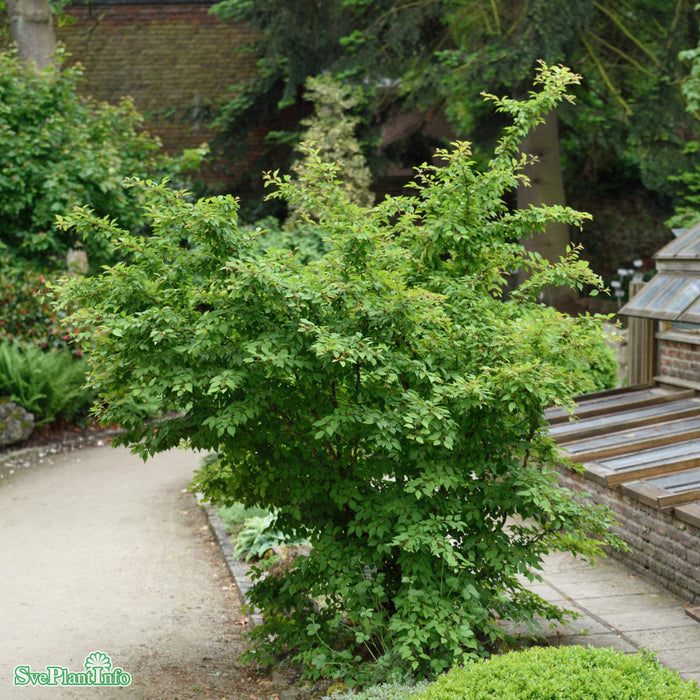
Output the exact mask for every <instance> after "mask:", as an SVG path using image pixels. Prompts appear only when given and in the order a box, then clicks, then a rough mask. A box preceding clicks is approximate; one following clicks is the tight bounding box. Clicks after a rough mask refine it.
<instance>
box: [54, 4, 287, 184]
mask: <svg viewBox="0 0 700 700" xmlns="http://www.w3.org/2000/svg"><path fill="white" fill-rule="evenodd" d="M212 4H214V3H213V2H209V1H204V2H198V1H197V0H189V1H187V2H178V1H177V0H167V1H165V0H149V1H148V2H144V1H143V0H131V1H130V2H123V0H92V1H91V2H89V3H87V4H76V5H71V6H69V7H67V8H66V10H65V11H66V14H67V15H69V16H70V17H71V18H73V19H74V20H75V21H74V22H73V23H69V24H64V25H63V26H58V27H56V35H57V39H58V41H59V42H60V43H62V44H63V45H64V46H65V47H66V50H67V51H68V52H69V54H71V57H70V58H69V61H68V62H69V63H70V62H77V63H80V64H81V65H82V66H83V68H84V70H85V74H84V83H83V88H82V90H83V92H84V93H85V94H88V95H91V96H92V97H94V98H95V99H98V100H103V101H106V102H109V103H111V104H115V103H117V102H118V101H119V100H120V99H121V98H123V97H125V96H127V95H128V96H130V97H131V98H132V99H133V101H134V104H135V105H136V108H137V109H138V111H139V112H140V113H141V114H143V115H144V117H145V125H144V126H145V128H146V129H147V130H148V131H150V132H151V133H154V134H157V135H158V136H159V137H160V139H161V141H162V142H163V145H164V147H165V149H166V150H167V151H169V152H172V153H176V152H178V151H180V150H182V149H183V148H192V147H196V146H199V145H200V144H202V143H204V142H208V141H210V140H211V139H212V137H213V136H214V135H215V133H216V132H215V130H213V129H212V128H211V126H210V121H211V118H212V117H213V115H214V114H215V112H216V109H217V107H218V106H219V105H220V104H221V103H222V102H224V101H225V100H226V99H228V98H230V97H231V96H232V94H233V93H232V92H231V91H230V88H231V86H233V85H237V84H241V83H244V82H246V81H247V80H248V79H250V77H251V76H253V75H255V72H256V56H255V54H253V53H252V52H250V51H249V50H246V49H244V48H243V47H246V46H247V45H248V44H249V42H250V41H251V40H252V39H253V38H254V34H253V32H252V31H251V29H250V28H249V27H248V26H247V25H245V24H242V23H236V22H231V21H226V22H224V21H222V20H219V19H217V18H216V17H214V16H213V15H211V14H209V9H210V8H211V6H212ZM275 128H277V127H275ZM265 133H266V129H264V128H263V125H262V124H261V125H260V128H259V129H258V130H256V132H255V133H254V134H253V136H252V138H251V140H250V141H249V152H248V157H247V161H246V162H243V163H239V164H238V165H237V166H236V167H235V168H234V169H233V170H232V172H230V173H227V172H220V173H218V172H217V173H216V174H215V177H214V179H215V180H216V179H217V178H218V179H219V180H224V181H225V180H230V179H235V178H236V177H237V176H238V175H240V173H243V172H248V170H249V167H250V166H249V164H250V163H252V162H253V161H254V160H255V158H256V157H257V156H258V155H259V154H260V152H261V150H262V148H263V141H264V136H265ZM206 179H208V180H210V181H211V180H212V177H209V178H206Z"/></svg>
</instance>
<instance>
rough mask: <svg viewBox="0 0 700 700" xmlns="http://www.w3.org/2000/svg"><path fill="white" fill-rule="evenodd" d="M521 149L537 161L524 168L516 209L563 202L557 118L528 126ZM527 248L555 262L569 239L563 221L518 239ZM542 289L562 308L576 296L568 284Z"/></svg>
mask: <svg viewBox="0 0 700 700" xmlns="http://www.w3.org/2000/svg"><path fill="white" fill-rule="evenodd" d="M522 151H523V153H527V154H529V155H532V156H536V157H537V162H535V163H533V164H532V165H529V166H528V167H527V168H526V169H525V171H524V172H525V174H526V175H527V176H528V177H529V178H530V186H529V187H524V186H520V187H518V193H517V203H518V209H527V208H528V207H529V206H530V205H531V204H532V205H533V206H538V205H541V204H545V205H552V204H560V205H562V206H563V205H564V204H565V203H566V200H565V196H564V179H563V177H562V170H561V157H560V155H559V119H558V117H557V114H556V112H550V113H549V114H548V115H547V117H546V119H545V121H544V122H543V123H542V124H539V125H538V126H537V127H536V128H534V129H532V130H531V131H530V133H529V134H528V135H527V137H526V139H525V141H524V142H523V144H522ZM522 243H523V245H524V246H525V248H526V249H527V250H531V251H534V252H537V253H539V254H540V255H541V256H542V257H543V258H545V259H547V260H549V261H552V262H556V261H557V260H558V259H559V258H560V257H563V256H564V255H566V246H567V245H568V243H569V227H568V225H567V224H558V223H550V224H548V225H547V229H546V232H545V233H544V234H540V235H538V234H535V235H533V236H531V237H529V238H527V239H526V240H524V241H522ZM543 291H544V299H543V301H544V303H545V304H547V305H549V306H556V307H558V308H563V309H566V307H569V306H570V305H571V302H572V301H574V300H575V299H576V298H577V294H576V293H575V292H574V291H573V290H572V289H569V288H568V287H548V288H546V289H545V290H543Z"/></svg>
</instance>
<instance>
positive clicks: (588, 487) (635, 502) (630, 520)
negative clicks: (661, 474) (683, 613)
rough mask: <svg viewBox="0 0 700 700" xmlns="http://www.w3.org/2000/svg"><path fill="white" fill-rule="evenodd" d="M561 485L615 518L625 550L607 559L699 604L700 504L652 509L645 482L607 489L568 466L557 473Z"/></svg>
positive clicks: (683, 598)
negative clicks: (586, 496)
mask: <svg viewBox="0 0 700 700" xmlns="http://www.w3.org/2000/svg"><path fill="white" fill-rule="evenodd" d="M560 482H561V484H562V485H563V486H566V487H568V488H570V489H571V490H572V491H575V492H587V493H589V494H590V495H591V497H592V499H593V501H594V502H595V503H596V504H603V505H606V506H608V507H609V508H610V510H611V511H612V512H613V513H614V515H615V518H616V519H617V521H618V522H619V526H618V527H616V528H614V531H615V533H616V534H617V535H618V536H619V537H620V538H621V539H623V540H624V541H625V542H626V543H627V544H628V545H629V551H627V552H614V551H611V552H610V555H611V556H613V557H614V558H616V559H619V560H620V561H622V562H623V563H624V564H626V565H627V566H629V567H630V568H631V569H633V570H635V571H637V572H639V573H640V574H642V575H643V576H645V577H646V578H648V579H651V580H652V581H655V582H656V583H658V584H659V585H661V586H663V587H664V588H665V589H667V590H668V591H669V592H670V593H672V594H673V595H675V596H677V597H679V598H680V599H681V600H682V601H684V602H687V603H690V604H692V605H697V604H698V603H700V504H698V503H693V504H690V505H684V506H676V507H674V508H668V509H664V510H660V509H659V508H658V507H656V506H652V505H651V503H652V500H651V498H650V497H648V496H646V495H645V485H644V483H643V482H640V481H635V482H630V483H627V484H622V485H621V486H617V487H610V486H607V485H605V484H603V483H599V482H598V481H597V480H596V479H595V477H594V475H592V474H590V473H585V474H579V473H577V472H573V471H571V470H569V469H567V468H566V467H561V469H560Z"/></svg>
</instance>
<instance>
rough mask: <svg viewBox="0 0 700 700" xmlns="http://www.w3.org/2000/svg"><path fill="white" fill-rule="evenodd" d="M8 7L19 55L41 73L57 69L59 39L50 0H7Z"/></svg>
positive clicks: (11, 33) (11, 28) (11, 31)
mask: <svg viewBox="0 0 700 700" xmlns="http://www.w3.org/2000/svg"><path fill="white" fill-rule="evenodd" d="M6 6H7V17H8V23H9V25H10V36H11V37H12V41H13V42H14V43H15V44H16V45H17V55H18V56H19V57H20V58H21V59H22V60H24V61H33V62H34V63H35V64H36V66H37V68H39V69H41V68H46V66H49V65H53V64H54V51H55V50H56V37H55V35H54V32H53V15H52V13H51V8H50V7H49V3H48V0H6Z"/></svg>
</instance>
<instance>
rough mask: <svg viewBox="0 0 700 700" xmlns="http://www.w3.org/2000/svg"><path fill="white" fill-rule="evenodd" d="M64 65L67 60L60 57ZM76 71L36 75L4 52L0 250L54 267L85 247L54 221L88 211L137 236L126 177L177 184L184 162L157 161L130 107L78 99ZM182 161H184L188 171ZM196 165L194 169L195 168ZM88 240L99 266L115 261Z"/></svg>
mask: <svg viewBox="0 0 700 700" xmlns="http://www.w3.org/2000/svg"><path fill="white" fill-rule="evenodd" d="M58 58H59V61H60V59H61V55H60V54H59V55H58ZM80 79H81V69H80V68H79V67H72V68H64V69H60V70H59V69H54V68H53V67H50V68H47V69H45V70H43V71H37V70H35V69H34V68H33V67H31V66H28V65H26V64H25V63H23V62H22V61H20V60H18V59H17V57H16V54H15V53H14V52H13V51H0V105H2V109H0V246H2V247H4V248H5V250H4V252H5V254H10V255H12V256H15V257H21V258H24V259H25V260H30V261H32V262H36V260H37V259H41V260H42V261H43V262H44V264H47V263H50V264H51V265H52V266H58V265H59V264H60V263H61V262H62V260H63V257H64V256H65V254H66V252H67V251H68V250H69V249H70V248H73V247H75V245H76V243H78V242H79V241H80V239H79V238H77V237H76V232H75V231H73V230H71V229H60V228H58V227H57V226H56V223H55V219H56V215H61V214H67V213H69V212H70V211H71V209H72V208H73V207H74V206H76V205H88V206H90V207H91V208H92V209H94V211H95V212H97V213H98V214H100V215H105V214H109V216H111V217H113V218H115V219H116V220H118V221H119V223H120V224H121V225H122V226H124V227H126V228H128V229H130V230H136V229H138V228H139V227H140V226H142V225H143V224H144V216H143V211H142V209H141V207H139V206H138V201H137V200H138V198H139V194H138V192H137V191H134V190H130V189H128V188H127V187H125V186H124V182H123V180H124V177H126V176H140V177H148V176H154V175H156V174H161V175H162V174H169V175H174V174H175V173H177V171H178V169H179V162H176V161H174V160H168V159H166V158H164V157H162V156H159V155H158V151H159V150H160V142H159V141H158V139H156V138H154V137H152V136H150V135H149V134H147V133H144V132H143V131H142V130H141V129H142V121H143V120H142V117H141V116H140V115H139V114H138V113H137V112H136V110H135V109H134V106H133V104H132V103H131V102H130V101H129V100H124V101H122V102H120V103H119V104H118V105H109V104H107V103H100V102H95V101H93V100H90V99H86V98H82V97H79V96H78V93H77V86H78V83H79V81H80ZM185 160H186V159H185V158H183V159H182V162H183V163H184V162H185ZM195 162H196V159H195V161H191V160H190V161H189V164H190V165H191V164H193V163H195ZM83 233H84V240H83V241H82V242H83V244H84V247H85V250H86V252H87V255H88V259H89V260H90V261H91V263H92V264H93V266H95V267H99V264H100V263H102V262H104V261H105V260H106V259H107V258H108V256H109V253H110V250H109V244H108V243H107V241H106V240H105V239H104V238H103V237H102V236H100V235H98V233H97V231H84V232H83Z"/></svg>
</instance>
